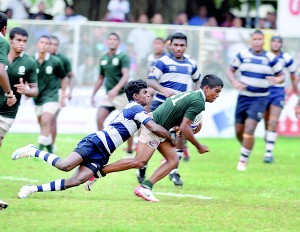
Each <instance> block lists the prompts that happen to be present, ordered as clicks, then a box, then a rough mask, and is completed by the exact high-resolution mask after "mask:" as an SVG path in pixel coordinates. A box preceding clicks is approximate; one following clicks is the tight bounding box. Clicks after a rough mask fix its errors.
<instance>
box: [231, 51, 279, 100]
mask: <svg viewBox="0 0 300 232" xmlns="http://www.w3.org/2000/svg"><path fill="white" fill-rule="evenodd" d="M231 66H232V68H234V69H235V70H236V69H239V70H240V72H241V77H240V81H241V82H242V83H244V84H246V85H247V89H246V90H243V91H241V92H240V94H241V95H245V96H250V97H251V96H257V97H258V96H268V95H269V87H270V85H271V84H270V82H269V81H268V80H267V79H266V77H267V76H274V75H277V74H279V73H281V72H282V63H281V62H280V61H279V60H278V59H277V58H276V56H275V55H274V54H273V53H271V52H267V51H263V52H262V53H260V54H255V53H253V52H252V50H251V49H245V50H242V51H241V52H239V53H238V54H237V56H236V57H235V58H234V59H233V61H232V64H231Z"/></svg>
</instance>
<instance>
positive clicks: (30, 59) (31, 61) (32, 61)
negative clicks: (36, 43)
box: [21, 53, 36, 65]
mask: <svg viewBox="0 0 300 232" xmlns="http://www.w3.org/2000/svg"><path fill="white" fill-rule="evenodd" d="M21 58H22V60H24V62H26V63H28V64H30V65H35V64H36V60H35V59H34V58H33V57H32V56H30V55H28V54H26V53H23V54H22V57H21Z"/></svg>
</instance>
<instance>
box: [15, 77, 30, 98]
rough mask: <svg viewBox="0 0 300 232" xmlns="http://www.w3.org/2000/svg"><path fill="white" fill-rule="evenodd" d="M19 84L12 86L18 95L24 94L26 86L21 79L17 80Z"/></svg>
mask: <svg viewBox="0 0 300 232" xmlns="http://www.w3.org/2000/svg"><path fill="white" fill-rule="evenodd" d="M19 82H20V83H19V84H16V85H14V86H15V87H16V88H17V92H18V93H19V94H26V92H27V89H26V85H25V84H24V82H23V78H20V79H19Z"/></svg>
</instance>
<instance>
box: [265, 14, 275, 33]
mask: <svg viewBox="0 0 300 232" xmlns="http://www.w3.org/2000/svg"><path fill="white" fill-rule="evenodd" d="M264 28H267V29H276V14H275V12H268V13H267V17H266V19H265V25H264Z"/></svg>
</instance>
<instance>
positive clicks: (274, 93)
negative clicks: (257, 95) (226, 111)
mask: <svg viewBox="0 0 300 232" xmlns="http://www.w3.org/2000/svg"><path fill="white" fill-rule="evenodd" d="M281 48H282V38H281V37H280V36H273V37H272V38H271V52H272V53H273V54H275V56H276V57H277V58H278V59H279V60H280V62H282V64H283V67H284V68H286V70H287V71H288V72H289V76H290V79H291V83H292V87H293V90H294V92H295V93H296V94H298V86H297V85H298V83H297V78H296V75H295V72H296V65H295V63H294V60H293V58H292V56H291V55H289V54H288V53H286V52H283V51H282V50H281ZM285 85H286V84H285V82H283V83H281V84H276V85H273V86H271V87H270V95H269V101H268V104H267V109H266V112H265V127H266V136H265V141H266V151H265V157H264V162H265V163H272V162H273V149H274V145H275V142H276V139H277V126H278V121H279V117H280V114H281V111H282V109H283V106H284V97H285Z"/></svg>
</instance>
